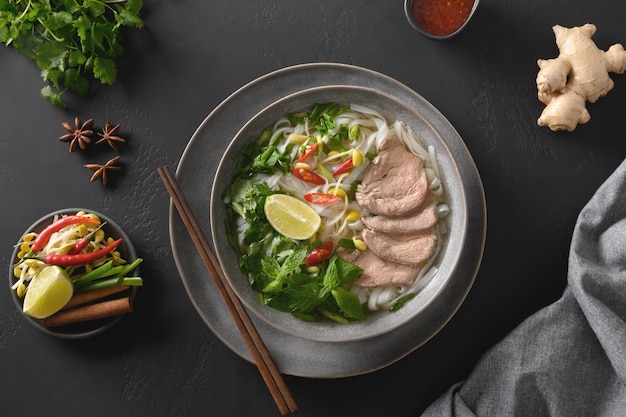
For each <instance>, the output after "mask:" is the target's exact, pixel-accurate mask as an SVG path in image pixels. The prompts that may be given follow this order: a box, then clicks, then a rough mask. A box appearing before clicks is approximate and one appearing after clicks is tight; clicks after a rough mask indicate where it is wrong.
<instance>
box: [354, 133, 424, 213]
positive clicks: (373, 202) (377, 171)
mask: <svg viewBox="0 0 626 417" xmlns="http://www.w3.org/2000/svg"><path fill="white" fill-rule="evenodd" d="M427 192H428V178H427V177H426V172H425V171H424V167H423V161H422V158H420V157H418V156H416V155H414V154H413V153H411V152H408V151H407V150H406V149H405V148H404V145H403V144H402V142H400V139H398V138H397V137H395V136H391V137H389V138H387V139H385V140H384V141H383V142H382V143H381V144H380V146H379V148H378V155H377V156H376V157H375V158H374V159H373V160H372V163H371V164H370V165H369V166H368V167H367V168H366V169H365V171H364V173H363V181H362V183H361V184H360V185H359V187H358V188H357V191H356V200H357V202H358V203H359V204H360V205H361V207H363V208H365V209H366V210H367V211H369V212H370V213H373V214H379V215H383V216H404V215H407V214H409V213H413V212H415V211H416V210H417V209H419V207H420V206H421V205H422V202H423V201H424V198H425V197H426V194H427Z"/></svg>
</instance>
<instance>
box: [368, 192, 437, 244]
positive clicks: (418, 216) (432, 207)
mask: <svg viewBox="0 0 626 417" xmlns="http://www.w3.org/2000/svg"><path fill="white" fill-rule="evenodd" d="M361 220H362V221H363V224H364V225H365V226H366V227H368V228H369V229H372V230H376V231H378V232H383V233H388V234H391V235H395V234H406V233H415V232H419V231H422V230H426V229H430V228H432V227H434V226H435V225H436V224H437V201H436V199H435V197H434V196H433V195H431V194H430V193H429V194H428V196H427V197H426V199H425V200H424V203H423V204H422V206H421V207H420V209H419V210H418V211H417V212H416V213H412V214H408V215H405V216H400V217H389V216H364V217H362V218H361Z"/></svg>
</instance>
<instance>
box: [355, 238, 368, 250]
mask: <svg viewBox="0 0 626 417" xmlns="http://www.w3.org/2000/svg"><path fill="white" fill-rule="evenodd" d="M352 243H354V247H355V248H357V249H358V250H360V251H364V250H366V249H367V243H365V242H363V241H362V240H361V239H359V238H358V237H353V238H352Z"/></svg>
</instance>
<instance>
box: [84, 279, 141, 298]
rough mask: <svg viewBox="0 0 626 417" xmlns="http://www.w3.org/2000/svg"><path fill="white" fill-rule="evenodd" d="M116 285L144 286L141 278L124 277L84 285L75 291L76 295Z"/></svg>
mask: <svg viewBox="0 0 626 417" xmlns="http://www.w3.org/2000/svg"><path fill="white" fill-rule="evenodd" d="M116 285H128V286H131V287H140V286H142V285H143V280H142V279H141V277H126V278H124V277H122V278H108V279H100V280H97V281H94V282H91V283H89V284H86V285H83V286H82V287H80V288H76V289H75V290H74V292H75V293H77V294H78V293H81V292H87V291H93V290H99V289H102V288H108V287H114V286H116Z"/></svg>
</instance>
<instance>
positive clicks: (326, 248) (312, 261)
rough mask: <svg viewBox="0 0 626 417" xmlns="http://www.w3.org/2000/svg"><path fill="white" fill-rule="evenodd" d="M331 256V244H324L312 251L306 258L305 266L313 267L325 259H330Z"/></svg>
mask: <svg viewBox="0 0 626 417" xmlns="http://www.w3.org/2000/svg"><path fill="white" fill-rule="evenodd" d="M332 254H333V242H326V243H324V244H322V245H320V246H318V247H317V248H315V249H313V251H312V252H311V253H310V254H309V256H308V257H307V258H306V261H305V263H304V264H305V265H306V266H315V265H317V264H319V263H321V262H323V261H325V260H326V259H328V258H330V256H331V255H332Z"/></svg>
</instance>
